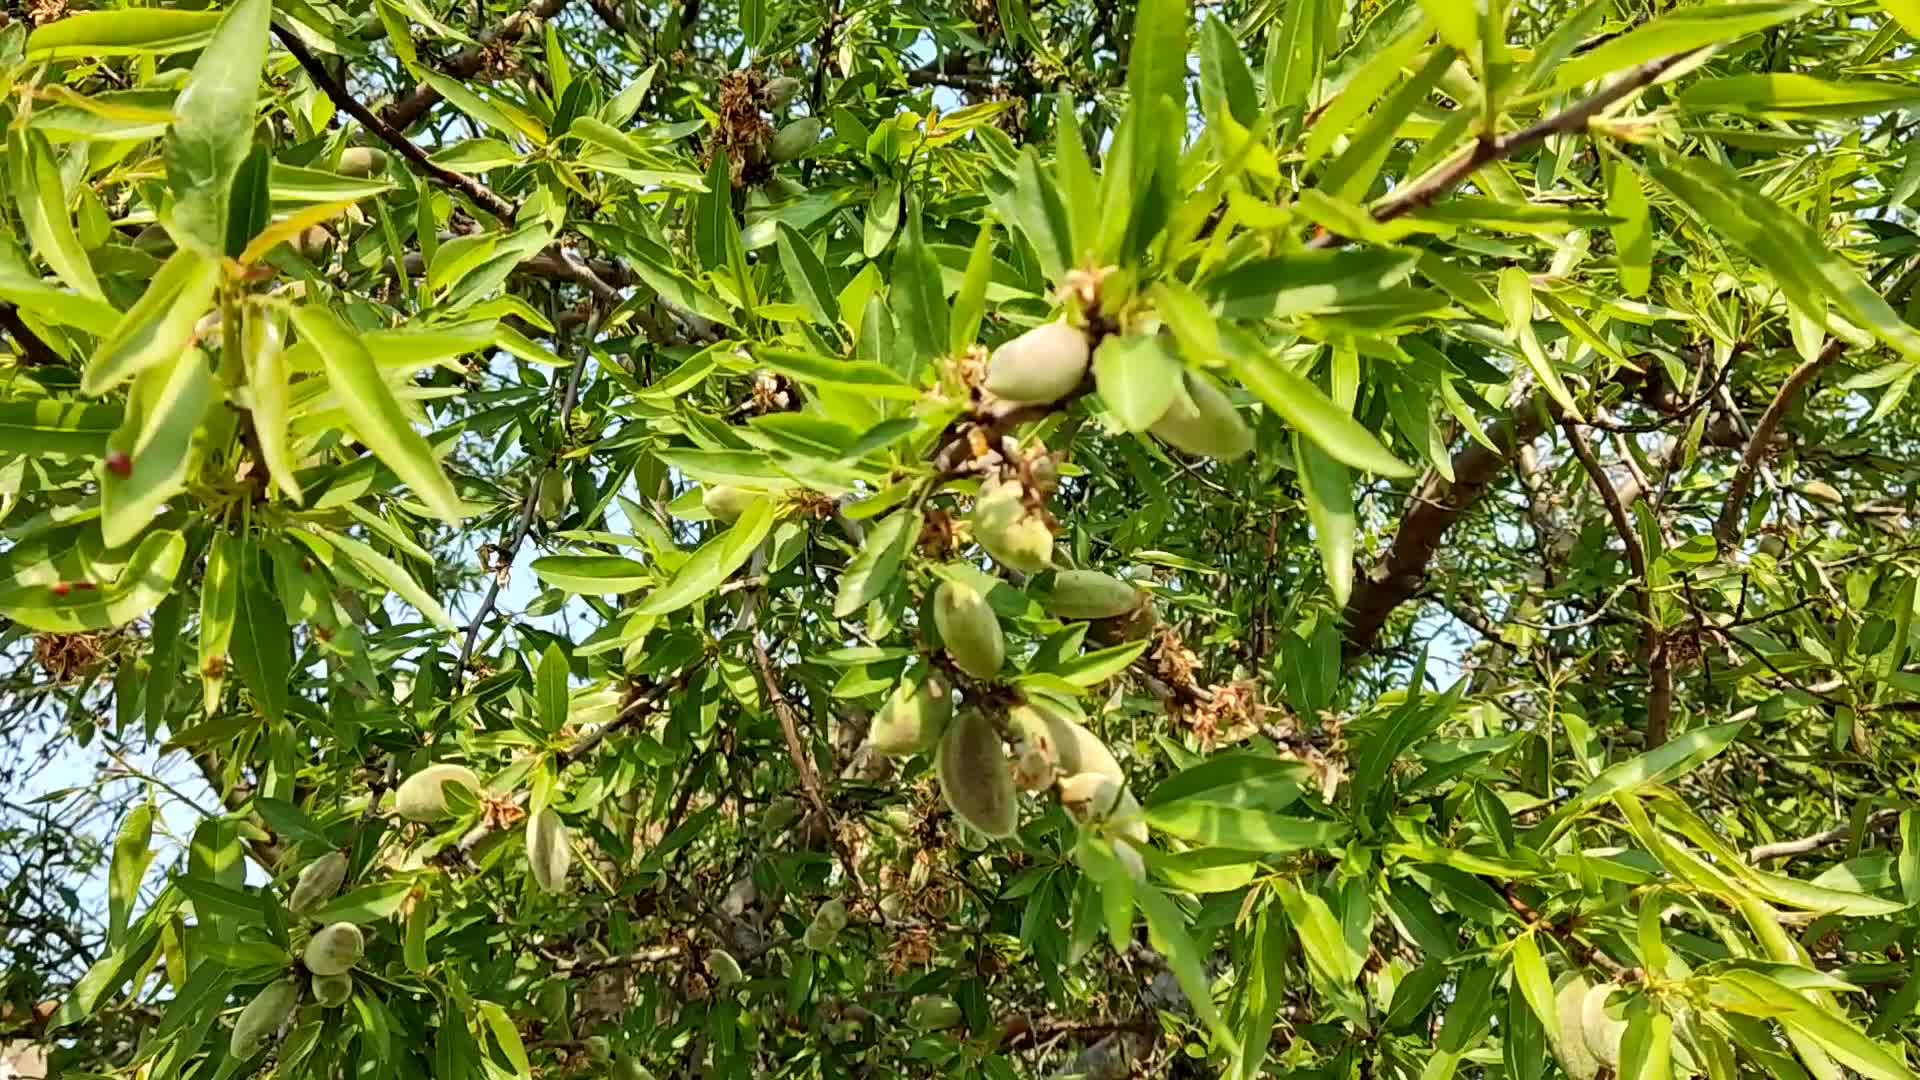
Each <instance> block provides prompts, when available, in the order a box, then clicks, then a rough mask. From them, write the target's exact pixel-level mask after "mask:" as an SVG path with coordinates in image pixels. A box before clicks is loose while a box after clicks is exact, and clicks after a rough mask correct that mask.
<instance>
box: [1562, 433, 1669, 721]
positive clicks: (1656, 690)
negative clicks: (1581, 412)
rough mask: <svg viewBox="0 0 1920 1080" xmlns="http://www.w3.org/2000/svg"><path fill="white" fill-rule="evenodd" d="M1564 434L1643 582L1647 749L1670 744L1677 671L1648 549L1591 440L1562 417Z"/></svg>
mask: <svg viewBox="0 0 1920 1080" xmlns="http://www.w3.org/2000/svg"><path fill="white" fill-rule="evenodd" d="M1560 430H1561V431H1563V432H1565V433H1566V436H1567V445H1569V446H1571V447H1572V448H1573V456H1574V457H1577V458H1579V459H1580V465H1581V467H1582V468H1584V469H1586V470H1587V476H1588V477H1589V478H1591V479H1592V480H1593V486H1594V489H1595V490H1597V491H1598V492H1599V493H1600V501H1601V502H1603V503H1605V504H1606V506H1607V516H1608V517H1609V518H1611V519H1612V520H1613V531H1614V532H1616V533H1619V534H1620V542H1621V543H1623V544H1625V545H1626V546H1627V563H1628V564H1629V565H1630V566H1632V567H1633V573H1634V576H1635V577H1638V578H1639V579H1640V593H1639V595H1640V618H1641V621H1642V623H1643V625H1642V627H1641V634H1642V646H1641V647H1642V650H1643V651H1644V652H1645V653H1646V654H1647V748H1648V749H1652V748H1653V747H1656V746H1659V745H1660V744H1661V743H1664V742H1666V741H1667V730H1668V728H1669V727H1670V726H1671V724H1672V719H1673V667H1672V665H1671V663H1669V661H1668V658H1667V636H1666V634H1665V633H1663V632H1662V631H1661V629H1660V622H1659V620H1658V619H1657V618H1656V617H1655V612H1654V606H1653V581H1652V579H1651V578H1650V577H1649V576H1648V574H1647V548H1646V545H1645V544H1642V543H1641V542H1640V533H1639V531H1638V530H1637V529H1635V528H1634V526H1633V520H1632V519H1631V518H1629V517H1627V508H1626V505H1625V504H1624V503H1622V502H1621V501H1620V493H1619V492H1618V491H1617V490H1615V489H1614V486H1613V481H1612V480H1609V479H1607V473H1606V470H1605V469H1603V468H1601V467H1600V459H1599V458H1598V457H1595V456H1594V453H1593V447H1592V446H1590V445H1588V443H1587V437H1586V436H1585V435H1582V434H1581V433H1580V428H1579V426H1578V425H1577V424H1575V423H1574V422H1573V421H1572V420H1571V419H1569V418H1568V417H1566V416H1562V417H1560Z"/></svg>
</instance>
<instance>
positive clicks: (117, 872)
mask: <svg viewBox="0 0 1920 1080" xmlns="http://www.w3.org/2000/svg"><path fill="white" fill-rule="evenodd" d="M153 854H154V853H153V802H152V801H151V800H142V801H141V802H140V803H139V804H138V805H137V806H135V807H134V808H133V809H132V810H130V811H128V812H127V816H126V819H125V820H123V821H122V822H121V823H120V831H119V832H118V833H116V834H115V835H114V839H113V865H112V867H111V868H110V869H109V870H108V872H107V944H108V945H109V946H113V947H118V946H119V945H121V944H122V943H124V942H125V941H126V936H127V922H128V920H129V919H130V918H132V916H133V905H134V904H135V903H137V902H138V901H139V899H140V881H141V879H142V878H144V877H146V875H147V867H148V866H149V865H151V864H152V862H153Z"/></svg>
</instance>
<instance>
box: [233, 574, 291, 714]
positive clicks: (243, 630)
mask: <svg viewBox="0 0 1920 1080" xmlns="http://www.w3.org/2000/svg"><path fill="white" fill-rule="evenodd" d="M260 559H261V553H260V551H259V549H258V548H257V547H255V546H254V545H253V544H252V543H250V542H245V541H243V542H242V543H241V547H240V551H239V560H240V567H239V570H240V580H239V604H238V606H237V607H236V608H235V611H234V620H233V640H232V642H231V645H230V648H231V650H232V653H233V666H234V669H235V670H236V671H238V672H239V673H240V681H241V682H242V683H243V684H245V685H246V687H247V690H248V692H249V693H250V694H252V696H253V704H254V707H255V708H257V709H259V710H260V712H261V714H262V715H263V716H265V717H266V718H267V719H268V720H272V721H280V720H284V719H286V715H287V697H288V677H289V675H290V674H291V672H292V669H293V632H292V630H291V629H289V628H288V626H287V613H286V611H285V610H284V609H283V608H282V607H281V605H280V598H279V596H278V595H277V594H276V593H275V592H274V590H273V589H272V587H271V586H270V585H269V583H268V581H267V579H266V576H265V575H264V574H263V573H262V567H261V563H260Z"/></svg>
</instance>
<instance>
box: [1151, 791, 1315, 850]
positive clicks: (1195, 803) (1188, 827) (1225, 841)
mask: <svg viewBox="0 0 1920 1080" xmlns="http://www.w3.org/2000/svg"><path fill="white" fill-rule="evenodd" d="M1147 823H1148V824H1149V825H1152V826H1153V827H1154V828H1155V829H1156V830H1158V831H1160V832H1164V833H1167V834H1169V835H1172V836H1177V837H1179V838H1180V839H1182V840H1186V841H1189V842H1191V843H1195V844H1204V845H1206V846H1208V847H1222V848H1232V849H1234V850H1236V851H1258V852H1262V853H1264V854H1269V855H1276V854H1282V853H1285V852H1289V851H1308V850H1323V849H1325V848H1329V847H1332V846H1333V845H1335V844H1338V843H1339V842H1340V841H1341V840H1343V839H1345V838H1346V836H1347V833H1348V832H1349V830H1348V828H1347V826H1345V825H1342V824H1340V823H1338V822H1332V821H1315V820H1312V819H1310V818H1293V817H1284V816H1282V815H1279V814H1270V813H1267V812H1265V811H1263V810H1249V809H1244V808H1241V807H1237V806H1226V805H1222V804H1219V803H1209V802H1202V801H1200V800H1199V799H1179V800H1177V801H1175V802H1171V803H1168V804H1166V805H1165V806H1159V807H1154V808H1152V809H1149V810H1148V811H1147Z"/></svg>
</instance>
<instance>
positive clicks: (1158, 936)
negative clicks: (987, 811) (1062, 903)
mask: <svg viewBox="0 0 1920 1080" xmlns="http://www.w3.org/2000/svg"><path fill="white" fill-rule="evenodd" d="M1149 2H1150V3H1153V2H1160V3H1164V2H1166V0H1149ZM1133 894H1134V901H1135V902H1136V903H1138V904H1139V905H1140V912H1141V914H1143V915H1145V916H1146V917H1147V934H1148V938H1149V940H1151V941H1152V943H1153V947H1154V948H1155V949H1158V950H1159V951H1160V955H1161V956H1163V957H1165V958H1166V961H1167V969H1168V970H1170V971H1172V972H1173V977H1174V979H1175V980H1176V981H1178V982H1179V983H1180V989H1181V990H1182V991H1183V992H1185V994H1186V995H1187V1001H1188V1002H1189V1003H1190V1004H1192V1006H1193V1012H1194V1015H1195V1016H1198V1017H1199V1018H1200V1020H1201V1022H1202V1023H1204V1024H1206V1025H1207V1027H1208V1028H1209V1029H1210V1030H1211V1031H1212V1032H1213V1036H1214V1038H1216V1039H1218V1040H1220V1041H1221V1042H1222V1043H1228V1044H1231V1043H1232V1042H1233V1033H1232V1032H1231V1031H1228V1030H1227V1028H1226V1025H1224V1024H1223V1023H1221V1021H1220V1011H1219V1009H1217V1008H1216V1007H1215V1006H1214V1004H1213V983H1212V980H1210V979H1208V978H1207V965H1206V958H1205V956H1204V955H1203V954H1202V953H1201V952H1200V948H1199V946H1197V945H1195V944H1194V942H1193V936H1192V935H1191V934H1189V933H1188V932H1187V920H1186V917H1185V916H1184V915H1182V914H1181V913H1180V909H1179V907H1178V906H1176V905H1175V904H1174V902H1173V901H1172V900H1169V899H1167V896H1166V894H1165V893H1162V892H1161V891H1160V890H1158V889H1156V888H1154V887H1153V886H1151V885H1148V884H1145V883H1141V884H1138V885H1135V886H1134V889H1133Z"/></svg>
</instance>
